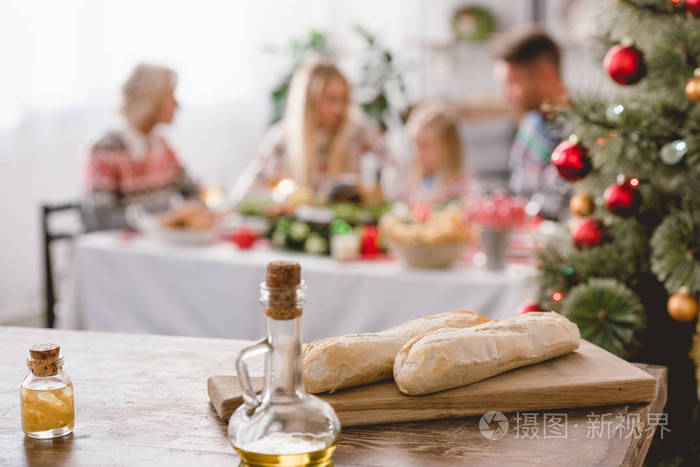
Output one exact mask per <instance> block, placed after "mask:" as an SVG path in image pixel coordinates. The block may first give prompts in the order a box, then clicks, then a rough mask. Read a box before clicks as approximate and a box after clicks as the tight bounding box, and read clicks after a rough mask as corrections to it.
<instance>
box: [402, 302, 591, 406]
mask: <svg viewBox="0 0 700 467" xmlns="http://www.w3.org/2000/svg"><path fill="white" fill-rule="evenodd" d="M580 340H581V335H580V334H579V330H578V326H576V324H574V323H572V322H571V321H569V320H568V319H566V318H564V317H563V316H561V315H559V314H557V313H554V312H532V313H527V314H523V315H519V316H516V317H514V318H510V319H507V320H505V321H500V322H491V323H486V324H481V325H479V326H475V327H471V328H467V329H439V330H436V331H432V332H429V333H426V334H423V335H420V336H416V337H414V338H413V339H411V340H410V341H409V342H407V343H406V345H404V346H403V348H402V349H401V350H400V351H399V353H398V354H397V355H396V361H395V362H394V380H395V381H396V385H397V386H398V387H399V390H400V391H401V392H402V393H404V394H408V395H420V394H429V393H431V392H437V391H442V390H445V389H451V388H455V387H457V386H464V385H466V384H471V383H474V382H476V381H480V380H482V379H486V378H489V377H491V376H494V375H497V374H499V373H503V372H504V371H508V370H512V369H513V368H518V367H521V366H525V365H531V364H533V363H538V362H541V361H544V360H549V359H550V358H554V357H558V356H559V355H564V354H567V353H569V352H572V351H573V350H575V349H576V348H578V345H579V341H580Z"/></svg>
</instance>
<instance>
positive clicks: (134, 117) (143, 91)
mask: <svg viewBox="0 0 700 467" xmlns="http://www.w3.org/2000/svg"><path fill="white" fill-rule="evenodd" d="M175 86H177V73H176V72H175V71H174V70H173V69H171V68H168V67H166V66H162V65H153V64H147V63H141V64H139V65H136V67H135V68H134V70H133V71H132V72H131V75H130V76H129V78H128V79H127V80H126V82H125V83H124V85H123V86H122V106H121V112H122V114H123V115H124V117H126V119H127V120H128V121H129V123H130V124H131V125H133V126H135V127H136V128H143V127H145V126H148V125H152V123H153V122H154V121H155V119H156V118H157V115H158V112H159V111H160V104H161V102H162V101H163V99H164V98H165V97H166V96H167V95H168V93H170V92H173V91H174V90H175Z"/></svg>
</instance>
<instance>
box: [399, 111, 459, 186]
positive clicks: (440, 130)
mask: <svg viewBox="0 0 700 467" xmlns="http://www.w3.org/2000/svg"><path fill="white" fill-rule="evenodd" d="M457 123H458V118H457V116H456V115H455V113H454V111H453V110H452V109H451V108H450V107H449V106H448V105H446V104H443V103H441V102H426V103H424V104H421V105H419V106H418V107H416V108H415V109H414V110H413V111H412V112H411V114H410V116H409V119H408V122H407V123H406V131H407V132H408V135H409V136H410V137H411V138H412V139H415V138H416V137H417V135H418V133H419V132H421V131H423V130H429V131H433V132H434V133H435V135H436V136H437V138H438V140H439V141H440V145H441V146H442V154H441V158H440V168H439V172H440V175H441V176H442V178H443V179H444V180H449V179H452V178H455V177H458V176H459V175H460V174H461V172H462V170H463V162H462V157H463V151H462V143H461V141H460V138H459V129H458V127H457Z"/></svg>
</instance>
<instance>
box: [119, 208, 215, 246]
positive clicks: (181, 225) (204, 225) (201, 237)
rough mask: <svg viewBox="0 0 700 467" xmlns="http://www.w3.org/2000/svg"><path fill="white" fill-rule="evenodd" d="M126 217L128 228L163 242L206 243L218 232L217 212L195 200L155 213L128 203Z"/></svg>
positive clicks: (210, 241) (212, 239) (211, 240)
mask: <svg viewBox="0 0 700 467" xmlns="http://www.w3.org/2000/svg"><path fill="white" fill-rule="evenodd" d="M126 220H127V223H128V224H129V226H130V227H131V228H133V229H135V230H138V231H139V232H143V233H145V234H147V235H151V236H153V237H154V238H157V239H159V240H163V241H164V242H166V243H174V244H183V245H207V244H210V243H213V242H214V241H216V239H217V238H218V236H219V235H220V233H221V231H220V229H219V216H218V215H217V214H215V213H214V212H212V211H211V210H209V209H208V208H207V207H206V206H204V205H203V204H200V203H196V202H188V203H182V204H179V205H177V206H174V207H173V208H171V209H170V210H168V211H166V212H164V213H158V214H152V213H149V212H148V211H146V210H145V209H144V208H143V206H140V205H132V206H129V207H128V208H127V210H126Z"/></svg>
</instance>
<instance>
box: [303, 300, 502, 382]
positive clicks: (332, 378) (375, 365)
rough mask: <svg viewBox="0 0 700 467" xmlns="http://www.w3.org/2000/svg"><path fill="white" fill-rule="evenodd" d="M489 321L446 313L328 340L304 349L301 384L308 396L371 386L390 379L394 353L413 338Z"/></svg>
mask: <svg viewBox="0 0 700 467" xmlns="http://www.w3.org/2000/svg"><path fill="white" fill-rule="evenodd" d="M487 321H489V319H488V318H487V317H486V316H484V315H481V314H479V313H474V312H471V311H448V312H446V313H440V314H438V315H433V316H427V317H425V318H420V319H415V320H412V321H408V322H406V323H403V324H400V325H398V326H395V327H393V328H391V329H387V330H385V331H381V332H377V333H365V334H351V335H347V336H340V337H329V338H327V339H321V340H317V341H314V342H312V343H310V344H308V345H307V346H306V347H305V348H304V356H303V361H304V384H305V386H306V390H307V391H309V392H311V393H319V392H325V391H330V392H333V391H335V390H337V389H342V388H348V387H351V386H358V385H360V384H367V383H373V382H375V381H380V380H382V379H386V378H389V377H391V372H392V369H393V367H394V358H395V357H396V354H397V352H398V351H399V350H400V349H401V347H403V345H404V344H405V343H406V342H408V341H409V340H410V339H411V338H413V337H414V336H417V335H419V334H423V333H425V332H428V331H432V330H435V329H439V328H445V327H450V328H464V327H469V326H475V325H477V324H481V323H485V322H487Z"/></svg>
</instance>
